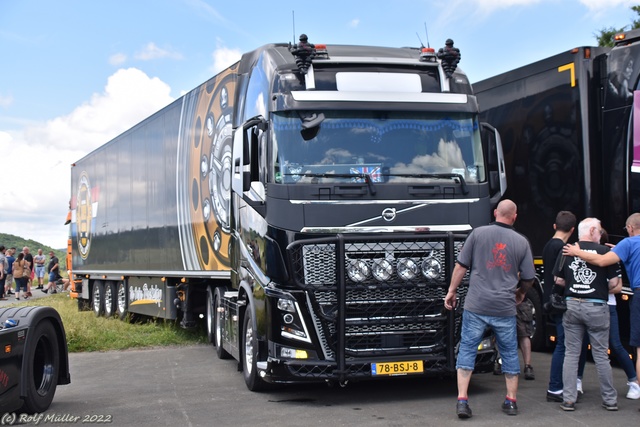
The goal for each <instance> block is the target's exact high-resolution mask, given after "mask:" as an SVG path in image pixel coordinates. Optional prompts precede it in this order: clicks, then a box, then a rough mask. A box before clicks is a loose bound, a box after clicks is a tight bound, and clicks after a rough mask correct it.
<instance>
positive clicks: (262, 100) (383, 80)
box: [70, 36, 506, 390]
mask: <svg viewBox="0 0 640 427" xmlns="http://www.w3.org/2000/svg"><path fill="white" fill-rule="evenodd" d="M451 45H452V42H451ZM451 48H452V46H447V49H451ZM457 55H458V56H456V52H455V51H451V50H450V51H448V53H447V54H445V55H442V54H441V55H440V56H441V57H440V58H438V54H436V53H435V51H434V49H429V48H425V49H414V48H384V47H366V46H339V45H336V46H324V45H316V46H313V45H311V44H309V43H308V40H307V39H306V37H302V36H301V42H300V43H299V44H296V45H293V46H292V45H291V44H270V45H266V46H263V47H261V48H259V49H256V50H254V51H252V52H249V53H247V54H245V55H243V56H242V58H241V60H240V61H239V62H238V63H236V64H234V65H232V66H231V67H229V68H228V69H226V70H224V71H223V72H221V73H220V74H218V75H217V76H215V77H213V78H212V79H210V80H209V81H207V82H205V83H204V84H202V85H201V86H199V87H197V88H195V89H194V90H192V91H191V92H189V93H187V94H186V95H184V96H183V97H181V98H179V99H178V100H176V101H175V102H173V103H172V104H170V105H168V106H167V107H165V108H164V109H162V110H160V111H158V112H157V113H155V114H154V115H152V116H151V117H149V118H147V119H145V120H144V121H142V122H141V123H139V124H138V125H136V126H134V127H133V128H131V129H129V130H127V131H126V132H124V133H123V134H122V135H120V136H118V137H116V138H115V139H113V140H112V141H110V142H108V143H107V144H105V145H104V146H102V147H100V148H98V149H97V150H95V151H94V152H92V153H90V154H88V155H87V156H86V157H84V158H82V159H81V160H78V161H77V162H76V163H74V164H73V166H72V170H71V173H72V183H71V193H72V196H71V212H72V217H71V225H70V231H71V233H70V234H71V242H72V248H73V254H72V264H73V276H74V280H75V281H76V285H75V290H76V291H77V292H78V295H79V304H80V306H84V305H90V306H91V307H92V309H93V311H94V312H95V313H96V315H103V314H104V315H106V316H113V315H117V316H118V317H120V318H124V317H125V316H126V315H127V313H137V314H143V315H147V316H154V317H159V318H166V319H179V320H180V322H181V324H182V326H184V327H193V326H196V325H197V321H198V319H199V318H204V320H205V323H206V329H207V334H208V337H209V339H210V341H211V342H212V343H213V345H214V346H215V349H216V352H217V354H218V356H219V357H221V358H226V357H229V356H232V357H234V358H235V359H237V360H238V362H239V369H242V370H243V372H244V377H245V382H246V384H247V386H248V388H249V389H251V390H259V389H261V388H263V387H265V386H266V385H268V384H269V383H290V382H312V381H313V382H317V381H326V382H340V383H346V382H347V381H349V380H361V379H371V378H377V377H388V376H389V375H401V374H402V375H406V374H418V375H420V374H422V375H447V374H453V373H454V372H455V352H456V344H457V342H458V340H459V332H460V322H461V317H460V312H453V313H452V312H449V311H447V310H446V309H445V308H444V305H443V302H444V301H443V300H444V296H445V295H446V292H447V288H448V283H449V278H450V275H451V272H452V270H453V264H454V262H455V258H456V255H457V253H458V251H459V250H460V248H461V246H462V243H463V242H464V239H465V237H466V235H467V233H468V232H469V231H470V230H471V229H472V228H473V227H475V226H478V225H483V224H487V223H489V222H490V221H491V208H492V207H493V206H495V204H496V203H497V201H498V200H499V199H500V197H501V195H502V194H503V192H504V188H505V187H506V181H505V174H504V162H503V160H502V149H501V145H500V140H499V136H498V135H497V133H496V132H495V130H494V129H492V128H491V127H490V126H488V125H481V124H480V123H479V121H478V105H477V102H476V98H475V96H474V95H473V93H472V91H471V85H470V84H469V80H468V79H467V77H466V76H465V75H464V74H463V73H462V72H461V71H460V70H459V69H457V68H456V64H457V60H459V51H458V53H457ZM464 283H465V284H466V283H467V278H465V282H464ZM465 290H466V287H465V286H464V285H463V286H462V287H461V288H460V290H459V294H460V295H461V299H464V295H465ZM459 305H461V304H459ZM493 357H494V350H493V342H492V340H491V337H490V336H487V339H486V340H485V341H484V342H483V343H482V346H481V349H480V355H479V357H478V370H486V371H489V370H491V369H492V367H493V360H492V358H493Z"/></svg>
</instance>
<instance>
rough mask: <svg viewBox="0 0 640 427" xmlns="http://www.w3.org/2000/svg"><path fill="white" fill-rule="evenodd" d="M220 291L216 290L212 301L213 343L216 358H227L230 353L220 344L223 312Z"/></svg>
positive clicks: (229, 356)
mask: <svg viewBox="0 0 640 427" xmlns="http://www.w3.org/2000/svg"><path fill="white" fill-rule="evenodd" d="M220 299H221V297H220V293H219V292H218V291H217V290H216V295H215V297H214V300H213V301H214V302H213V314H214V319H215V320H214V327H215V329H214V345H215V346H216V353H217V354H218V359H223V360H224V359H229V358H231V355H230V354H229V353H228V352H227V350H225V349H224V347H223V346H222V334H223V328H224V312H223V311H220V310H219V308H220Z"/></svg>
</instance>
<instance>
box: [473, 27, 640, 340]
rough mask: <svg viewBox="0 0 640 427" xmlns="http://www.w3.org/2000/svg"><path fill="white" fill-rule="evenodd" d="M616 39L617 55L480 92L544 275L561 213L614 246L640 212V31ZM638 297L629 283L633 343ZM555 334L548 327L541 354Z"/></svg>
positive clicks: (575, 53) (623, 323)
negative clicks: (597, 226) (594, 225)
mask: <svg viewBox="0 0 640 427" xmlns="http://www.w3.org/2000/svg"><path fill="white" fill-rule="evenodd" d="M616 40H617V41H616V44H615V47H613V48H603V47H580V48H575V49H572V50H570V51H567V52H563V53H560V54H558V55H555V56H552V57H550V58H547V59H544V60H541V61H538V62H535V63H532V64H530V65H526V66H524V67H521V68H517V69H515V70H512V71H509V72H506V73H503V74H500V75H498V76H495V77H492V78H489V79H486V80H483V81H480V82H478V83H475V84H474V85H473V86H474V89H475V92H476V95H477V97H478V103H479V104H480V109H481V115H480V117H481V119H482V120H487V121H490V122H491V123H492V124H493V125H494V126H495V127H496V128H497V129H498V131H499V132H500V134H501V136H502V142H503V147H504V155H505V162H506V165H507V179H508V181H509V189H508V190H507V192H506V194H505V197H508V198H510V199H513V200H514V201H515V202H516V203H517V204H518V221H517V223H516V228H517V229H518V230H520V231H521V232H522V233H524V234H525V235H527V237H528V238H529V239H530V241H531V244H532V246H533V249H534V255H536V254H537V255H538V259H537V260H536V262H537V264H538V266H539V267H540V268H541V269H542V268H549V266H542V259H541V254H542V248H543V247H544V244H545V243H546V242H547V241H548V240H549V239H550V238H551V236H552V235H553V223H554V220H555V216H556V214H557V213H558V212H559V211H561V210H570V211H572V212H573V213H574V214H575V215H576V217H577V218H578V220H582V219H584V218H585V217H597V218H599V219H600V220H601V221H602V226H603V227H604V228H605V229H606V230H607V232H608V234H609V237H610V240H611V243H614V244H615V243H617V242H618V241H620V239H622V238H623V237H625V236H626V233H625V232H624V231H623V227H624V225H625V221H626V219H627V217H628V216H629V215H630V214H631V213H633V212H639V211H640V128H637V126H638V125H639V124H640V114H639V112H640V110H639V108H640V92H638V83H639V76H640V43H639V42H640V30H633V31H629V32H626V33H622V34H619V35H617V36H616ZM636 129H637V130H636ZM575 239H576V240H577V234H576V236H575ZM538 292H539V293H540V296H542V288H541V287H538ZM632 296H633V294H632V292H631V290H630V289H629V287H628V283H627V284H626V285H625V288H624V289H623V291H622V293H621V294H620V295H618V297H617V299H618V301H617V302H618V311H619V321H620V332H621V335H622V341H623V343H627V342H628V337H629V332H628V331H629V316H628V308H629V302H630V299H631V298H632ZM540 308H541V307H536V309H537V312H538V315H537V316H536V318H537V320H538V324H543V323H544V319H543V317H542V312H541V310H540ZM552 333H554V332H553V330H551V331H549V330H547V331H546V332H545V331H544V330H543V329H542V328H539V330H538V333H537V334H536V335H535V337H534V347H537V348H542V347H544V345H545V337H546V335H549V334H552Z"/></svg>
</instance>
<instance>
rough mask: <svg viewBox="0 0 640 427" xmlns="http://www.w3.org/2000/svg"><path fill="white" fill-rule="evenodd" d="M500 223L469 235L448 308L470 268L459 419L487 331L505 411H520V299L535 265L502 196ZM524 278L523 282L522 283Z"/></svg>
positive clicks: (461, 352) (459, 366) (461, 354)
mask: <svg viewBox="0 0 640 427" xmlns="http://www.w3.org/2000/svg"><path fill="white" fill-rule="evenodd" d="M494 215H495V217H496V222H495V223H492V224H490V225H487V226H483V227H478V228H476V229H475V230H473V231H472V232H471V234H469V237H468V238H467V240H466V242H465V244H464V246H463V248H462V250H461V251H460V254H459V255H458V260H457V262H456V266H455V268H454V270H453V274H452V276H451V283H450V285H449V292H448V293H447V296H446V297H445V303H444V305H445V308H446V309H448V310H453V309H454V308H455V306H456V290H457V289H458V286H460V283H461V282H462V278H463V277H464V275H465V274H466V272H467V271H468V270H469V269H470V270H471V272H470V275H469V289H468V291H467V296H466V298H465V303H464V312H463V314H462V333H461V339H460V347H459V351H458V360H457V364H456V368H457V370H458V405H457V407H456V413H457V414H458V417H460V418H469V417H471V409H470V408H469V405H468V396H467V391H468V388H469V382H470V381H471V374H472V372H473V368H474V365H475V358H476V354H477V349H478V345H479V344H480V341H481V340H482V338H483V335H484V330H485V329H486V328H491V329H492V330H493V332H494V334H495V335H496V339H497V344H498V350H499V351H500V356H501V358H502V372H503V373H504V374H505V382H506V385H507V397H506V400H505V401H504V403H503V404H502V410H503V412H505V413H506V414H508V415H516V414H517V412H518V407H517V405H516V393H517V391H518V375H519V374H520V361H519V359H518V338H517V333H516V304H519V303H521V302H522V301H523V300H524V297H525V295H526V293H527V290H528V289H529V288H530V287H531V285H532V284H533V280H534V278H535V268H534V265H533V256H532V255H531V246H530V245H529V241H528V240H527V239H526V237H524V236H523V235H521V234H520V233H518V232H516V231H515V230H514V229H513V223H514V222H515V220H516V217H517V207H516V205H515V203H513V202H512V201H511V200H503V201H501V202H500V203H499V204H498V207H497V208H496V209H495V211H494ZM518 282H520V287H518Z"/></svg>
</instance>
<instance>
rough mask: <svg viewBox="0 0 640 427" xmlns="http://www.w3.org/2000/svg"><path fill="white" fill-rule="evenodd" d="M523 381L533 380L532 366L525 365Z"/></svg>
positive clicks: (534, 375) (534, 377)
mask: <svg viewBox="0 0 640 427" xmlns="http://www.w3.org/2000/svg"><path fill="white" fill-rule="evenodd" d="M524 379H525V380H535V379H536V374H534V373H533V366H531V365H525V367H524Z"/></svg>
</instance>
